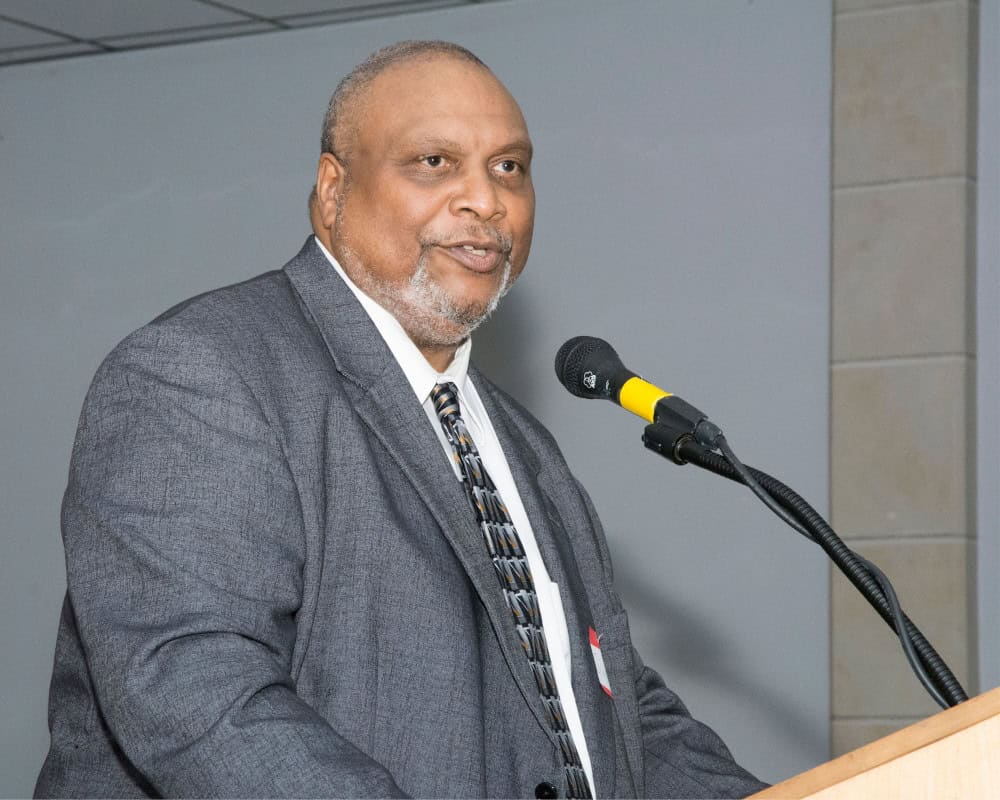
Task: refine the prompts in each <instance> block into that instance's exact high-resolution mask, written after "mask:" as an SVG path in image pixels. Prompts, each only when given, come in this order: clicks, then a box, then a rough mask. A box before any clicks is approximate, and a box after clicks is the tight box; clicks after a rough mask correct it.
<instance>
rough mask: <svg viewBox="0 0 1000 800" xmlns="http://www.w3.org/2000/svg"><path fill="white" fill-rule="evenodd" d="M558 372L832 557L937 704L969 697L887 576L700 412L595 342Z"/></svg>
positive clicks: (577, 348)
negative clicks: (746, 459) (641, 422)
mask: <svg viewBox="0 0 1000 800" xmlns="http://www.w3.org/2000/svg"><path fill="white" fill-rule="evenodd" d="M555 366H556V376H557V377H558V378H559V381H560V383H562V385H563V386H565V387H566V389H567V390H569V392H570V393H571V394H574V395H576V396H577V397H584V398H590V399H594V398H604V399H606V400H610V401H611V402H613V403H616V404H618V405H620V406H621V407H622V408H624V409H626V410H627V411H631V412H632V413H633V414H636V415H637V416H639V417H642V418H643V419H645V420H646V421H648V422H649V423H651V424H650V425H647V426H646V430H645V432H644V434H643V437H642V441H643V444H645V446H646V447H647V448H648V449H650V450H652V451H654V452H656V453H659V454H660V455H662V456H664V457H666V458H668V459H670V460H672V461H673V462H674V463H676V464H687V463H691V464H695V465H697V466H699V467H702V468H703V469H707V470H710V471H712V472H715V473H717V474H719V475H722V476H724V477H727V478H729V479H730V480H734V481H737V482H740V483H743V484H745V485H746V486H747V487H748V488H749V489H750V490H751V491H752V492H753V493H754V494H755V495H757V497H758V498H760V500H761V501H762V502H763V503H764V504H765V505H766V506H767V507H768V508H769V509H771V511H773V512H774V513H775V514H776V515H777V516H778V517H780V518H781V519H782V520H783V521H784V522H786V523H787V524H788V525H790V526H791V527H792V528H793V529H794V530H796V531H798V532H799V533H801V534H802V535H803V536H805V537H806V538H808V539H810V540H812V541H813V542H815V543H816V544H818V545H819V546H820V547H822V548H823V550H825V551H826V552H827V554H828V555H829V556H830V558H831V559H832V560H833V562H834V563H835V564H836V565H837V567H838V568H839V569H840V570H841V571H842V572H843V573H844V574H845V575H846V576H847V577H848V579H850V581H851V582H852V583H853V584H854V585H855V587H857V589H858V590H859V591H860V592H861V593H862V595H864V597H865V599H866V600H867V601H868V602H869V603H870V604H871V605H872V606H873V607H874V608H875V610H876V611H877V612H878V613H879V615H880V616H881V617H882V619H883V620H885V622H886V623H887V624H888V625H889V627H890V628H893V629H894V630H895V631H896V633H897V635H898V637H899V639H900V643H901V645H902V647H903V651H904V654H905V655H906V659H907V661H908V662H909V664H910V666H911V668H912V669H913V671H914V673H916V675H917V677H918V679H919V680H920V683H921V684H923V686H924V688H925V689H927V691H928V693H929V694H930V695H931V696H932V697H933V698H934V700H935V701H936V702H937V703H938V704H939V705H941V706H943V707H947V706H951V705H957V704H958V703H960V702H962V701H963V700H965V699H966V698H967V695H966V693H965V690H964V689H963V688H962V686H961V684H959V682H958V680H957V679H956V678H955V676H954V674H953V673H952V672H951V670H950V669H948V666H947V665H946V664H945V663H944V661H943V660H942V659H941V657H940V656H939V655H938V653H937V652H936V651H935V650H934V648H933V647H932V646H931V645H930V643H929V642H928V641H927V640H926V638H924V636H923V634H922V633H921V632H920V630H919V629H918V628H917V627H916V625H914V624H913V622H912V620H910V618H909V617H907V616H906V615H905V614H904V613H903V611H902V609H901V608H900V607H899V601H898V599H897V597H896V593H895V590H894V589H893V588H892V584H891V583H890V582H889V579H888V578H887V577H886V576H885V574H884V573H883V572H882V571H881V570H880V569H878V567H876V566H875V565H874V564H872V563H871V562H869V561H867V560H865V559H864V558H862V557H861V556H859V555H858V554H857V553H855V552H854V551H852V550H851V549H850V548H849V547H847V545H846V544H844V542H843V541H841V539H840V538H839V537H838V536H837V534H836V533H835V532H834V530H833V528H831V527H830V526H829V524H828V523H827V522H826V520H824V519H823V518H822V517H821V516H820V515H819V514H817V513H816V512H815V510H813V509H812V507H811V506H809V505H808V503H806V502H805V500H803V499H802V498H801V497H799V495H797V494H795V492H794V491H792V490H791V489H790V488H789V487H787V486H786V485H785V484H783V483H781V482H780V481H777V480H776V479H774V478H772V477H771V476H770V475H768V474H767V473H764V472H761V471H760V470H757V469H754V468H753V467H749V466H747V465H745V464H743V463H742V462H741V461H740V460H739V458H737V457H736V454H735V453H734V452H733V451H732V448H731V447H730V446H729V443H728V442H727V441H726V437H725V436H724V435H723V433H722V431H721V430H720V429H719V428H718V427H717V426H716V425H714V424H713V423H712V422H710V421H709V420H708V418H707V417H706V416H705V415H704V414H703V413H702V412H701V411H699V410H698V409H697V408H695V407H694V406H692V405H690V404H689V403H687V402H685V401H684V400H682V399H681V398H679V397H678V396H677V395H675V394H672V393H670V392H665V391H663V389H660V388H658V387H656V386H654V385H653V384H651V383H648V382H646V381H644V380H643V379H642V378H640V377H639V376H638V375H636V373H634V372H632V371H631V370H629V369H628V368H627V367H626V366H625V365H624V364H623V363H622V361H621V359H620V358H619V357H618V353H616V352H615V349H614V348H613V347H612V346H611V345H610V344H608V343H607V342H605V341H604V340H603V339H598V338H596V337H594V336H575V337H573V338H572V339H570V340H569V341H567V342H566V343H565V344H564V345H563V346H562V347H560V348H559V352H558V353H557V354H556V364H555ZM713 451H718V452H717V453H716V452H713Z"/></svg>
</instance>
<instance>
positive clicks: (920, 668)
mask: <svg viewBox="0 0 1000 800" xmlns="http://www.w3.org/2000/svg"><path fill="white" fill-rule="evenodd" d="M854 555H856V556H857V557H858V560H859V561H860V562H861V563H862V564H864V565H865V568H866V569H867V570H868V574H870V575H871V576H872V577H873V578H875V580H876V581H877V582H878V584H879V586H880V587H881V588H882V594H883V595H885V599H886V600H887V601H888V603H889V606H890V607H891V608H892V618H893V620H894V621H895V624H896V634H897V635H898V636H899V643H900V644H901V645H902V646H903V653H904V654H905V655H906V660H907V661H909V662H910V668H911V669H912V670H913V672H914V674H915V675H916V676H917V680H919V681H920V683H921V684H922V685H923V687H924V688H925V689H926V690H927V693H928V694H929V695H930V696H931V697H933V698H934V702H935V703H937V704H938V705H939V706H941V708H948V701H947V700H945V699H944V697H942V696H941V692H939V691H938V688H937V686H935V685H934V681H933V680H932V679H931V676H930V675H928V674H927V670H926V669H924V665H923V663H921V661H920V656H919V655H918V654H917V651H916V648H914V646H913V642H911V641H910V637H909V636H907V635H906V625H905V623H904V622H903V609H902V608H901V607H900V605H899V598H898V597H897V596H896V590H895V589H894V588H893V587H892V583H891V582H890V580H889V578H888V577H886V574H885V573H884V572H882V570H880V569H879V568H878V567H877V566H875V564H873V563H872V562H871V561H869V560H868V559H867V558H865V557H864V556H860V555H858V554H857V553H855V554H854Z"/></svg>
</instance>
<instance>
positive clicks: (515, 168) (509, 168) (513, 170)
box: [497, 158, 521, 175]
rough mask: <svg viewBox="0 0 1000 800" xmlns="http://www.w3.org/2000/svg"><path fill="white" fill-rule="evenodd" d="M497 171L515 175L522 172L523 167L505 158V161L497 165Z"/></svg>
mask: <svg viewBox="0 0 1000 800" xmlns="http://www.w3.org/2000/svg"><path fill="white" fill-rule="evenodd" d="M497 169H499V170H500V171H501V172H502V173H504V174H505V175H515V174H517V173H518V172H520V171H521V165H520V164H518V163H517V162H516V161H513V160H511V159H509V158H505V159H504V160H503V161H501V162H500V163H498V164H497Z"/></svg>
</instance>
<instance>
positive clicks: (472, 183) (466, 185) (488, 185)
mask: <svg viewBox="0 0 1000 800" xmlns="http://www.w3.org/2000/svg"><path fill="white" fill-rule="evenodd" d="M450 205H451V213H452V214H455V215H456V216H461V215H462V214H464V213H466V212H472V213H473V214H475V215H476V216H477V217H478V218H479V219H480V220H482V221H483V222H487V221H489V220H492V219H499V218H501V217H503V216H505V215H506V214H507V208H506V207H505V206H504V204H503V201H502V200H501V199H500V192H499V191H498V187H497V184H496V181H495V180H494V179H493V176H491V175H490V173H489V172H488V171H487V170H482V169H475V170H468V171H467V172H466V173H465V174H464V175H462V178H461V181H460V183H459V184H458V187H457V189H456V191H455V193H454V194H453V195H452V198H451V204H450Z"/></svg>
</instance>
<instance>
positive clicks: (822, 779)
mask: <svg viewBox="0 0 1000 800" xmlns="http://www.w3.org/2000/svg"><path fill="white" fill-rule="evenodd" d="M752 797H753V798H760V799H761V800H764V798H782V800H791V799H792V798H796V799H797V800H800V799H801V800H804V798H809V799H810V800H845V799H846V798H850V800H868V798H871V799H872V800H924V799H926V800H945V798H954V800H979V798H1000V688H996V689H993V690H992V691H989V692H986V693H985V694H982V695H980V696H979V697H974V698H972V699H971V700H967V701H966V702H964V703H962V704H961V705H958V706H955V707H954V708H949V709H947V710H945V711H942V712H940V713H938V714H935V715H934V716H933V717H929V718H927V719H925V720H923V721H921V722H918V723H916V724H915V725H911V726H910V727H908V728H904V729H903V730H901V731H897V732H896V733H894V734H891V735H890V736H886V737H885V738H884V739H879V740H878V741H877V742H872V743H871V744H869V745H865V746H864V747H860V748H858V749H857V750H855V751H853V752H851V753H847V754H846V755H843V756H841V757H840V758H836V759H834V760H833V761H829V762H827V763H826V764H821V765H820V766H818V767H816V768H815V769H811V770H809V771H808V772H803V773H802V774H801V775H796V776H795V777H794V778H789V779H788V780H787V781H782V782H781V783H777V784H775V785H774V786H772V787H771V788H770V789H765V790H764V791H763V792H758V793H757V794H755V795H752Z"/></svg>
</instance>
